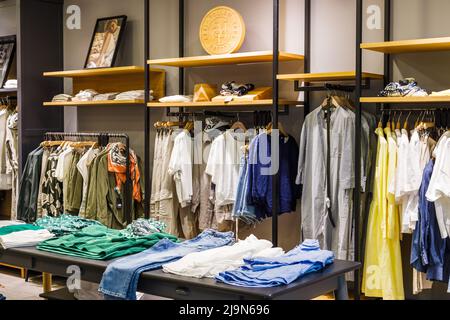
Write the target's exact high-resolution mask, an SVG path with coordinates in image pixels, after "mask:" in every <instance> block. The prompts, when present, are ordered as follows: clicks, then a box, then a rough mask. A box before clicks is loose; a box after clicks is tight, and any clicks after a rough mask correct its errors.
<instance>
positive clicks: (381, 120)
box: [378, 110, 384, 129]
mask: <svg viewBox="0 0 450 320" xmlns="http://www.w3.org/2000/svg"><path fill="white" fill-rule="evenodd" d="M383 118H384V110H383V112H382V113H381V117H380V121H379V122H378V129H383Z"/></svg>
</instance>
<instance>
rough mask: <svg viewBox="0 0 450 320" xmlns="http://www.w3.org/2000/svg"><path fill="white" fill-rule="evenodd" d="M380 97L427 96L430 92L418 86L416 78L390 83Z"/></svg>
mask: <svg viewBox="0 0 450 320" xmlns="http://www.w3.org/2000/svg"><path fill="white" fill-rule="evenodd" d="M378 96H380V97H426V96H428V92H426V91H425V90H424V89H422V88H421V87H419V86H418V84H417V82H416V80H415V79H414V78H407V79H404V80H400V81H399V82H391V83H389V84H388V85H387V86H386V88H384V90H382V91H381V92H380V93H379V95H378Z"/></svg>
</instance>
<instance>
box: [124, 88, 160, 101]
mask: <svg viewBox="0 0 450 320" xmlns="http://www.w3.org/2000/svg"><path fill="white" fill-rule="evenodd" d="M152 94H153V90H150V100H153V97H152ZM144 99H145V91H144V90H132V91H126V92H122V93H120V94H118V95H117V96H116V100H144Z"/></svg>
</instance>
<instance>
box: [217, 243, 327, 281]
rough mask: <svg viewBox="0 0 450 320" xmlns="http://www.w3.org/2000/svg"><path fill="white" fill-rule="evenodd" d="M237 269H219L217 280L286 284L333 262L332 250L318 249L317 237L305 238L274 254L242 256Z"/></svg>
mask: <svg viewBox="0 0 450 320" xmlns="http://www.w3.org/2000/svg"><path fill="white" fill-rule="evenodd" d="M244 262H245V265H244V266H243V267H241V268H239V269H237V270H233V271H226V272H222V273H220V274H219V275H218V276H217V277H216V280H218V281H219V282H223V283H227V284H230V285H233V286H240V287H260V288H268V287H276V286H282V285H288V284H291V283H292V282H294V281H296V280H298V279H300V278H302V277H304V276H306V275H307V274H310V273H313V272H318V271H320V270H322V269H324V268H325V267H326V266H328V265H330V264H332V263H333V262H334V254H333V252H331V251H326V250H320V246H319V242H318V241H317V240H306V241H305V242H303V244H302V245H300V246H298V247H296V248H295V249H293V250H291V251H289V252H288V253H286V254H284V255H282V256H280V257H275V258H263V257H262V258H259V257H257V258H252V259H245V260H244Z"/></svg>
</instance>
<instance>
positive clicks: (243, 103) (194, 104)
mask: <svg viewBox="0 0 450 320" xmlns="http://www.w3.org/2000/svg"><path fill="white" fill-rule="evenodd" d="M278 104H280V105H302V104H303V102H302V101H289V100H279V102H278ZM270 105H273V100H255V101H232V102H187V103H175V102H174V103H162V102H150V103H148V104H147V106H148V107H150V108H182V107H184V108H198V107H228V106H234V107H239V106H242V107H245V106H270Z"/></svg>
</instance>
